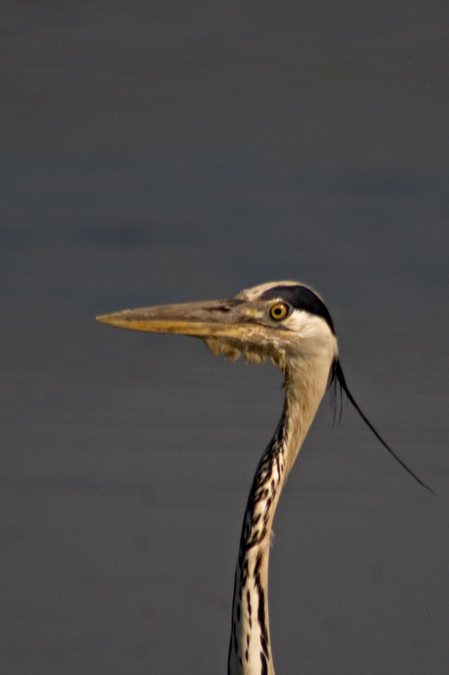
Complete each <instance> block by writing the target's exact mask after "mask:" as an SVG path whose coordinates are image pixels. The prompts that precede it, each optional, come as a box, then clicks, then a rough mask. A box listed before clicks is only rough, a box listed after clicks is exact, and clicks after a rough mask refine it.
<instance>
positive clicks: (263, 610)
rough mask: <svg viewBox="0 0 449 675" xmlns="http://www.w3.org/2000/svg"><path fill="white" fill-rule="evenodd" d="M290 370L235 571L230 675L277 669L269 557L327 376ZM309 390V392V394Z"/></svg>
mask: <svg viewBox="0 0 449 675" xmlns="http://www.w3.org/2000/svg"><path fill="white" fill-rule="evenodd" d="M305 375H306V373H304V371H303V370H302V371H301V372H295V373H288V372H287V374H286V380H285V385H284V386H285V403H284V409H283V412H282V417H281V420H280V422H279V424H278V427H277V429H276V431H275V434H274V436H273V439H272V440H271V442H270V444H269V445H268V447H267V449H266V451H265V452H264V454H263V456H262V458H261V460H260V462H259V465H258V467H257V471H256V474H255V476H254V480H253V484H252V488H251V492H250V495H249V498H248V504H247V507H246V512H245V517H244V521H243V528H242V535H241V539H240V549H239V558H238V563H237V567H236V572H235V585H234V599H233V608H232V632H231V642H230V646H229V659H228V675H256V674H257V675H274V667H273V659H272V653H271V640H270V628H269V617H268V558H269V550H270V535H271V528H272V522H273V518H274V513H275V511H276V507H277V503H278V501H279V497H280V494H281V491H282V488H283V486H284V483H285V480H286V478H287V475H288V473H289V471H290V470H291V468H292V466H293V464H294V461H295V459H296V457H297V455H298V452H299V450H300V447H301V444H302V442H303V440H304V438H305V436H306V434H307V431H308V430H309V427H310V425H311V423H312V420H313V418H314V416H315V413H316V411H317V409H318V406H319V404H320V401H321V399H322V397H323V394H324V392H325V390H326V385H327V377H326V379H324V378H321V380H322V381H321V382H319V383H318V384H317V383H316V380H314V375H316V373H310V377H305ZM306 391H307V396H306V395H305V393H306Z"/></svg>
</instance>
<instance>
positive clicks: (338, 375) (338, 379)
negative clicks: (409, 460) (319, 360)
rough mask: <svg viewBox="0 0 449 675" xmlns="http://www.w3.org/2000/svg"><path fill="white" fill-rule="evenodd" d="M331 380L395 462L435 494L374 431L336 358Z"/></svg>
mask: <svg viewBox="0 0 449 675" xmlns="http://www.w3.org/2000/svg"><path fill="white" fill-rule="evenodd" d="M332 381H334V382H335V383H336V384H337V383H338V385H339V386H340V388H341V390H342V391H344V393H345V394H346V396H347V397H348V400H349V401H350V402H351V403H352V405H353V406H354V408H355V409H356V410H357V412H358V413H359V415H360V417H361V418H362V420H363V421H364V422H365V424H367V425H368V427H369V428H370V429H371V431H372V432H373V434H374V435H375V436H376V438H377V439H378V440H379V441H380V442H381V443H382V445H383V446H384V448H386V449H387V450H388V452H389V453H390V455H392V457H394V459H395V460H396V461H397V462H399V464H400V465H401V466H402V468H403V469H405V470H406V471H407V473H409V474H410V475H411V476H412V477H413V478H414V479H415V480H416V481H417V482H418V483H419V484H420V485H422V486H423V487H425V488H426V490H429V492H431V493H432V494H435V492H434V491H433V490H432V488H430V487H429V486H428V485H426V483H424V481H422V480H421V478H419V477H418V476H417V475H416V473H414V472H413V471H412V470H411V469H410V468H409V467H408V466H407V464H406V463H405V462H404V461H403V460H402V459H401V458H400V457H399V456H398V455H397V454H396V453H395V451H394V450H392V449H391V448H390V446H389V445H388V443H386V442H385V441H384V439H383V438H382V436H381V435H380V434H379V433H378V432H377V431H376V429H375V428H374V427H373V425H372V424H371V422H370V421H369V419H368V418H367V417H366V415H365V414H364V413H363V412H362V411H361V409H360V408H359V406H358V404H357V403H356V402H355V399H354V397H353V395H352V394H351V392H350V391H349V388H348V385H347V384H346V380H345V376H344V374H343V370H342V367H341V364H340V361H339V360H338V358H337V359H335V361H334V363H333V366H332V372H331V383H332Z"/></svg>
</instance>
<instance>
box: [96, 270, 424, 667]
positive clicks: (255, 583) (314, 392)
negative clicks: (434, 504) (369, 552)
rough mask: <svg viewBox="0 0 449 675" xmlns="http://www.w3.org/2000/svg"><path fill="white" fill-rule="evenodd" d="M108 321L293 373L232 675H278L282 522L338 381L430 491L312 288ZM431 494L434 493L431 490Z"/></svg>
mask: <svg viewBox="0 0 449 675" xmlns="http://www.w3.org/2000/svg"><path fill="white" fill-rule="evenodd" d="M97 319H98V320H99V321H101V322H103V323H107V324H111V325H113V326H119V327H122V328H129V329H133V330H140V331H148V332H151V333H180V334H183V335H191V336H195V337H199V338H201V339H203V340H204V342H205V343H206V345H207V346H208V347H209V349H210V350H211V351H212V352H213V353H214V354H224V355H225V356H227V357H228V358H230V359H231V360H235V359H236V358H238V357H239V356H240V354H242V353H243V354H244V355H245V357H246V359H247V361H256V362H257V363H261V362H262V361H264V360H265V359H267V358H268V359H269V360H270V361H271V362H272V363H273V364H274V365H275V366H276V367H277V368H279V369H280V370H281V371H282V373H283V374H284V377H285V382H284V389H285V402H284V408H283V412H282V416H281V419H280V421H279V424H278V426H277V428H276V431H275V433H274V436H273V438H272V440H271V441H270V443H269V444H268V447H267V449H266V450H265V452H264V453H263V455H262V458H261V460H260V462H259V464H258V467H257V470H256V474H255V476H254V480H253V484H252V487H251V491H250V493H249V497H248V503H247V507H246V511H245V516H244V520H243V528H242V534H241V539H240V547H239V555H238V561H237V566H236V571H235V584H234V597H233V605H232V627H231V640H230V646H229V657H228V675H256V674H257V675H274V666H273V657H272V649H271V640H270V629H269V616H268V557H269V550H270V534H271V528H272V523H273V517H274V514H275V511H276V506H277V504H278V501H279V497H280V494H281V491H282V488H283V486H284V484H285V481H286V478H287V475H288V473H289V472H290V470H291V468H292V466H293V464H294V462H295V459H296V457H297V455H298V452H299V450H300V448H301V445H302V443H303V441H304V438H305V436H306V434H307V431H308V430H309V427H310V425H311V424H312V421H313V418H314V417H315V414H316V411H317V409H318V406H319V404H320V402H321V399H322V398H323V395H324V393H325V391H326V389H327V388H328V387H329V385H330V384H332V383H334V384H336V385H339V386H340V387H341V389H342V390H343V391H344V392H345V394H346V395H347V397H348V399H349V401H350V402H351V403H352V405H353V406H354V407H355V409H356V410H357V411H358V413H359V414H360V415H361V417H362V418H363V420H364V421H365V422H366V423H367V424H368V426H369V427H370V429H371V430H372V431H373V432H374V434H375V435H376V436H377V438H378V439H379V441H380V442H381V443H382V444H383V445H384V447H385V448H386V449H387V450H388V452H390V454H391V455H392V456H393V457H394V458H395V459H396V460H397V461H398V462H399V463H400V464H401V465H402V466H403V467H404V468H405V469H406V470H407V471H408V472H409V473H410V474H411V475H412V476H413V477H414V478H415V479H416V480H417V481H418V482H419V483H420V484H421V485H424V487H426V488H427V486H426V485H425V484H424V483H423V481H421V479H420V478H418V477H417V476H416V474H415V473H413V471H411V469H409V468H408V467H407V466H406V464H405V463H404V462H403V461H402V460H401V459H400V458H399V457H398V456H397V455H396V453H395V452H394V451H393V450H392V449H391V448H390V447H389V445H387V443H385V441H384V440H383V439H382V437H381V436H380V435H379V434H378V433H377V431H376V430H375V429H374V427H373V426H372V425H371V423H370V422H369V421H368V419H367V418H366V417H365V415H364V413H363V412H362V411H361V409H360V408H359V406H358V405H357V403H356V402H355V400H354V398H353V396H352V394H351V393H350V391H349V389H348V386H347V384H346V380H345V377H344V375H343V370H342V368H341V365H340V361H339V357H338V347H337V339H336V334H335V329H334V324H333V322H332V319H331V316H330V314H329V311H328V310H327V308H326V306H325V304H324V302H323V300H322V298H321V297H320V296H319V295H318V294H317V293H316V292H315V291H314V290H312V289H311V288H310V287H309V286H306V285H305V284H301V283H298V282H295V281H282V282H276V283H267V284H262V285H260V286H255V287H254V288H250V289H247V290H244V291H241V292H240V293H238V294H237V295H236V296H235V297H234V298H232V299H230V300H213V301H210V302H193V303H184V304H175V305H161V306H157V307H143V308H138V309H128V310H124V311H121V312H116V313H113V314H105V315H102V316H99V317H97ZM428 489H430V488H428Z"/></svg>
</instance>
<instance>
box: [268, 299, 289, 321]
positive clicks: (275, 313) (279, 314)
mask: <svg viewBox="0 0 449 675" xmlns="http://www.w3.org/2000/svg"><path fill="white" fill-rule="evenodd" d="M289 311H290V309H289V306H288V305H286V304H285V303H284V302H277V303H276V304H275V305H273V307H271V308H270V316H271V318H272V319H274V320H275V321H282V319H285V317H286V316H288V313H289Z"/></svg>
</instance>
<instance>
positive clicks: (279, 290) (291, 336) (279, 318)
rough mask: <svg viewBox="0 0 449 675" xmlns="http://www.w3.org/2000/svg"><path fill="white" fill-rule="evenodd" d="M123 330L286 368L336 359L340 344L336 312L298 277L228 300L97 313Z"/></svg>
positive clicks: (249, 290) (269, 284)
mask: <svg viewBox="0 0 449 675" xmlns="http://www.w3.org/2000/svg"><path fill="white" fill-rule="evenodd" d="M97 319H98V321H101V322H102V323H108V324H111V325H113V326H119V327H121V328H129V329H132V330H141V331H147V332H150V333H179V334H182V335H192V336H194V337H199V338H201V339H203V340H204V342H205V343H206V345H207V346H208V347H209V349H210V350H211V351H212V352H213V353H214V354H224V355H225V356H227V357H228V358H229V359H231V360H235V359H237V358H238V357H239V356H240V354H242V353H243V354H244V355H245V357H246V360H247V361H256V362H257V363H261V362H262V361H264V360H265V359H267V358H269V359H270V360H271V361H272V362H273V363H274V364H275V365H276V366H277V367H278V368H280V369H281V370H282V371H284V372H285V370H286V368H287V366H288V363H289V362H290V361H291V360H294V359H298V358H302V359H307V358H310V357H312V356H317V357H318V358H319V357H320V356H322V357H323V359H325V360H326V362H328V367H329V368H330V366H331V363H332V362H333V360H334V359H335V358H336V357H337V342H336V338H335V330H334V326H333V323H332V319H331V316H330V314H329V311H328V310H327V308H326V306H325V304H324V302H323V300H322V299H321V298H320V296H319V295H318V294H317V293H316V292H315V291H313V290H312V289H311V288H309V287H308V286H305V285H304V284H300V283H298V282H294V281H282V282H275V283H267V284H262V285H260V286H255V287H253V288H249V289H246V290H244V291H241V292H240V293H238V294H237V295H236V296H235V297H234V298H231V299H229V300H212V301H206V302H191V303H183V304H176V305H160V306H156V307H140V308H138V309H126V310H123V311H121V312H115V313H113V314H104V315H102V316H98V317H97Z"/></svg>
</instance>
